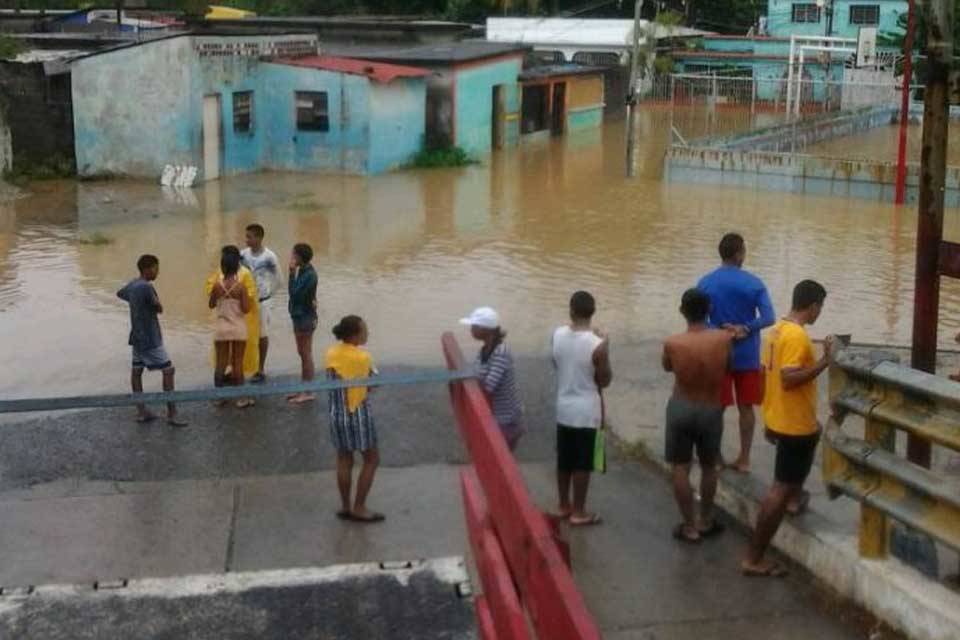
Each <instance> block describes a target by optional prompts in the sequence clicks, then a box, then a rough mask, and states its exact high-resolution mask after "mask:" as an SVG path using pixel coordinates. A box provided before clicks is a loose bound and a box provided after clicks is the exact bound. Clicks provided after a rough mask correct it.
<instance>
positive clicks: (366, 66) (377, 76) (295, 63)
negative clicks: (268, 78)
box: [273, 56, 430, 83]
mask: <svg viewBox="0 0 960 640" xmlns="http://www.w3.org/2000/svg"><path fill="white" fill-rule="evenodd" d="M273 62H275V63H277V64H285V65H288V66H291V67H307V68H309V69H323V70H325V71H338V72H340V73H348V74H351V75H356V76H366V77H368V78H370V79H371V80H373V81H375V82H382V83H388V82H392V81H393V80H395V79H397V78H423V77H424V76H429V75H430V72H429V71H427V70H426V69H418V68H417V67H407V66H402V65H398V64H387V63H384V62H371V61H370V60H357V59H355V58H337V57H334V56H308V57H305V58H292V59H278V60H273Z"/></svg>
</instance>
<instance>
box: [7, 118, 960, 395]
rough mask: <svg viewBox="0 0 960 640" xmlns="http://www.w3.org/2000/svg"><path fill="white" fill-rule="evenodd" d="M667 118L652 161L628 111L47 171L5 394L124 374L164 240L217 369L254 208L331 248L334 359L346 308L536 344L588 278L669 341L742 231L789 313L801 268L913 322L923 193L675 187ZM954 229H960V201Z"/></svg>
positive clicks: (276, 236) (896, 336) (183, 371)
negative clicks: (211, 158) (469, 142)
mask: <svg viewBox="0 0 960 640" xmlns="http://www.w3.org/2000/svg"><path fill="white" fill-rule="evenodd" d="M669 130H670V127H669V114H668V112H666V111H665V110H664V111H658V110H651V111H644V112H643V113H642V122H641V126H640V138H641V143H640V146H639V152H638V155H639V171H638V173H639V177H638V178H637V179H634V180H627V179H625V178H624V175H623V173H624V171H623V127H622V123H619V122H614V123H610V124H607V125H606V126H605V128H604V129H602V130H598V131H596V132H593V133H588V134H586V135H577V136H572V137H569V138H559V139H554V140H552V141H543V142H530V143H525V144H524V145H523V146H521V148H519V149H514V150H510V151H507V152H504V153H499V154H496V155H494V156H493V157H491V158H489V159H488V160H485V161H484V163H483V164H481V165H477V166H473V167H468V168H465V169H449V170H447V169H444V170H429V171H405V172H400V173H394V174H389V175H384V176H378V177H372V178H362V177H341V176H317V175H311V174H257V175H248V176H241V177H237V178H230V179H225V180H222V181H219V182H213V183H210V184H207V185H203V186H200V187H198V188H196V189H194V190H190V191H183V192H164V191H163V190H161V188H160V187H159V186H156V185H154V184H147V183H139V182H122V181H120V182H95V183H74V182H44V183H37V184H35V185H33V186H32V187H31V188H30V189H29V190H28V191H27V192H26V193H25V195H23V197H19V198H17V199H12V200H10V199H7V200H0V335H2V337H3V339H2V341H0V359H2V361H3V362H4V367H3V368H2V370H0V389H2V394H3V396H5V397H17V396H37V395H62V394H70V393H81V392H92V391H106V390H113V391H120V390H124V391H125V390H126V388H127V385H128V374H129V358H130V353H129V348H128V347H127V344H126V337H127V331H128V316H127V309H126V305H124V304H123V303H122V302H121V301H120V300H118V299H117V298H116V296H115V292H116V290H117V289H119V288H120V287H121V286H122V285H123V284H124V283H125V282H126V281H127V280H128V279H130V278H132V277H134V275H135V271H136V269H135V266H134V264H135V262H136V259H137V257H138V256H139V255H140V254H141V253H154V254H156V255H158V256H159V258H160V263H161V271H160V278H159V280H158V282H157V288H158V291H159V293H160V296H161V299H162V301H163V302H164V306H165V313H164V314H163V316H162V318H161V322H162V325H163V329H164V332H165V340H166V342H167V349H168V351H169V352H170V354H171V356H172V358H173V360H174V362H175V364H176V365H177V369H178V374H177V375H178V379H179V381H180V383H181V386H186V385H200V384H207V383H208V382H209V381H210V380H211V377H212V376H211V372H210V367H209V362H208V349H209V344H210V341H211V334H212V329H211V321H210V315H209V312H208V310H207V306H206V300H205V299H204V296H203V282H204V279H205V278H206V276H207V275H208V274H209V273H210V272H211V271H212V269H213V267H214V265H215V264H216V262H217V260H218V257H219V248H220V247H221V246H222V245H224V244H229V243H242V239H243V231H244V227H245V225H247V224H249V223H251V222H259V223H261V224H263V225H264V226H265V227H266V229H267V237H266V244H267V246H269V247H271V248H273V249H274V250H275V251H276V252H277V254H278V255H280V257H281V262H282V264H286V259H287V258H286V256H287V255H288V253H289V250H290V247H291V246H292V245H293V244H294V243H295V242H299V241H303V242H308V243H310V244H311V245H312V246H313V248H314V250H315V252H316V258H315V260H314V264H315V265H316V267H317V270H318V273H319V276H320V288H319V304H320V329H319V330H318V333H317V338H316V341H315V346H316V353H317V355H318V357H319V356H320V354H322V352H323V350H324V348H325V346H326V344H328V342H329V341H331V340H332V336H329V327H331V326H332V325H333V324H334V323H335V322H336V320H337V319H339V317H340V316H342V315H344V314H347V313H357V314H360V315H361V316H363V317H364V318H366V319H367V322H368V324H369V326H370V328H371V340H370V344H369V347H370V349H371V351H372V352H373V354H374V356H375V357H376V358H377V359H378V360H379V361H380V362H381V363H383V364H398V363H404V364H414V365H439V364H440V363H441V357H440V354H439V335H440V333H441V332H442V331H444V330H448V329H455V328H457V324H456V322H457V319H458V318H460V317H461V316H463V315H464V314H465V313H467V312H468V311H469V310H470V308H471V307H473V306H476V305H480V304H486V305H492V306H495V307H497V308H498V309H499V310H500V311H501V313H502V316H503V318H504V324H505V328H506V329H507V330H508V332H509V336H510V337H509V340H510V343H511V344H512V345H513V348H514V350H515V351H517V352H519V353H520V354H523V355H538V354H541V353H543V352H544V351H545V349H546V348H547V346H546V345H547V340H548V336H549V332H550V329H551V327H553V326H554V325H556V324H557V323H560V322H563V321H564V319H565V315H566V303H567V299H568V297H569V294H570V293H571V292H572V291H573V290H574V289H577V288H586V289H589V290H591V291H592V292H594V293H595V295H596V296H597V298H598V302H599V305H600V311H599V315H598V324H600V325H602V326H603V327H604V328H605V329H607V330H609V331H610V332H611V333H612V334H613V337H614V343H613V344H614V349H615V348H616V341H617V340H618V337H620V338H625V337H630V338H631V339H641V338H648V339H658V338H660V337H662V336H664V335H666V334H667V333H669V332H671V331H674V330H675V329H677V328H678V327H679V326H680V319H679V316H678V314H677V313H676V312H675V309H676V307H677V305H678V301H679V296H680V293H681V292H682V290H683V289H684V288H686V287H688V286H691V285H692V284H694V283H695V282H696V280H697V279H698V277H699V276H700V275H701V274H702V273H703V272H704V271H706V270H707V269H710V268H712V267H713V266H715V264H716V263H717V261H718V258H717V255H716V243H717V241H718V239H719V237H720V236H721V234H723V233H724V232H726V231H729V230H737V231H740V232H741V233H743V234H744V236H745V237H746V238H747V243H748V258H747V262H748V264H747V266H748V268H750V269H751V270H753V271H755V272H756V273H757V274H758V275H760V276H761V277H763V278H764V279H765V280H766V282H767V285H768V287H769V288H770V291H771V294H772V296H773V299H774V302H775V304H776V307H777V310H778V312H781V311H784V310H785V309H786V307H787V304H788V300H789V294H790V290H791V288H792V285H793V284H794V283H795V282H796V281H797V280H799V279H802V278H808V277H810V278H816V279H818V280H820V281H822V282H823V283H824V284H825V285H826V287H827V289H828V291H829V292H830V295H829V297H828V302H827V308H826V312H825V313H824V315H823V317H822V319H821V322H820V323H819V324H818V326H817V327H816V328H815V330H814V333H815V334H816V335H822V334H825V333H827V332H830V331H837V332H844V333H853V334H854V335H855V337H856V338H857V339H859V340H862V341H871V342H894V343H906V342H908V341H909V337H910V329H911V320H912V318H911V313H912V311H911V307H912V289H913V266H914V258H913V251H914V228H915V223H916V217H915V216H916V214H915V207H913V206H910V207H905V208H899V209H898V208H896V207H894V206H892V205H888V204H885V203H876V202H870V201H863V200H842V199H836V198H825V197H814V196H803V195H792V194H784V193H755V192H751V191H747V190H740V189H735V188H725V189H717V188H715V187H710V186H702V187H700V186H697V185H680V184H677V185H668V184H665V183H662V182H660V173H661V164H662V157H663V151H664V146H665V144H666V143H667V141H668V137H669ZM848 144H849V143H848ZM869 153H872V152H869ZM914 159H916V158H914ZM946 236H947V237H948V238H950V239H955V238H957V237H960V225H958V222H957V219H956V215H955V212H952V211H951V212H948V215H947V228H946ZM285 308H286V295H285V293H281V295H280V296H279V299H278V300H277V301H276V309H277V311H276V315H275V318H274V329H273V340H272V342H271V354H270V359H269V362H268V373H269V372H270V371H272V372H275V373H279V372H293V371H295V370H296V369H297V367H298V364H297V363H298V361H297V358H296V352H295V348H294V344H293V338H292V335H291V329H290V320H289V317H288V316H287V314H286V313H285ZM957 326H960V286H958V285H957V284H954V283H950V282H945V283H944V287H943V303H942V330H941V335H940V340H941V344H942V345H949V344H951V343H952V334H953V333H954V332H955V328H956V327H957ZM460 335H464V336H465V335H466V334H465V333H461V334H460ZM614 353H615V352H614ZM614 357H616V356H614ZM633 364H635V365H636V366H644V363H633ZM647 364H648V366H651V367H655V366H659V365H658V363H655V362H651V363H647ZM153 378H155V376H153V377H151V379H150V381H149V384H150V387H151V388H153V387H155V386H158V384H159V380H158V379H153Z"/></svg>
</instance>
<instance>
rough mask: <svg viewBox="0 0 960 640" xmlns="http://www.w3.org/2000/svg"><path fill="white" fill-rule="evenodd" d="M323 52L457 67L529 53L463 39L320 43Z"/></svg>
mask: <svg viewBox="0 0 960 640" xmlns="http://www.w3.org/2000/svg"><path fill="white" fill-rule="evenodd" d="M322 46H323V49H324V50H325V51H328V52H330V53H333V54H336V55H338V56H346V57H351V58H366V59H368V60H381V61H383V60H387V61H397V62H409V63H413V64H458V63H463V62H472V61H474V60H483V59H485V58H495V57H497V56H502V55H507V54H511V53H523V52H525V51H529V50H530V47H529V46H527V45H522V44H516V43H503V42H487V41H486V40H463V41H461V42H446V43H442V44H431V45H419V46H414V47H409V46H393V47H390V46H359V47H358V46H350V45H343V46H337V45H336V44H331V45H329V46H328V45H327V44H326V43H324V44H323V45H322Z"/></svg>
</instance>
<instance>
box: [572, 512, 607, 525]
mask: <svg viewBox="0 0 960 640" xmlns="http://www.w3.org/2000/svg"><path fill="white" fill-rule="evenodd" d="M567 522H569V523H570V526H571V527H591V526H593V525H595V524H600V523H602V522H603V518H601V517H600V516H598V515H597V514H595V513H591V514H590V515H589V516H587V518H586V519H585V520H577V519H575V518H574V517H573V515H571V516H570V517H569V518H568V519H567Z"/></svg>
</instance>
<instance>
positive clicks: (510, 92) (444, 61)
mask: <svg viewBox="0 0 960 640" xmlns="http://www.w3.org/2000/svg"><path fill="white" fill-rule="evenodd" d="M530 50H531V47H529V46H527V45H522V44H513V43H501V42H487V41H485V40H466V41H462V42H452V43H445V44H439V45H425V46H418V47H411V48H395V49H378V50H369V49H354V50H352V51H351V50H350V49H345V50H344V51H343V52H342V53H343V55H351V56H353V55H356V56H358V57H363V58H366V59H369V60H378V61H381V62H389V63H394V64H403V65H415V66H416V67H418V68H425V69H428V70H430V72H431V75H430V77H429V78H428V79H427V106H426V113H425V128H426V140H427V146H428V147H444V146H449V145H451V144H452V145H455V146H458V147H460V148H462V149H464V150H465V151H466V152H467V153H469V154H471V155H473V156H480V155H483V154H486V153H489V152H490V151H491V149H498V148H504V147H509V146H514V145H516V144H517V143H518V142H519V140H520V98H521V95H520V81H519V77H520V73H521V72H522V70H523V59H524V56H525V54H526V53H527V52H528V51H530Z"/></svg>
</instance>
